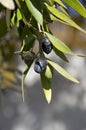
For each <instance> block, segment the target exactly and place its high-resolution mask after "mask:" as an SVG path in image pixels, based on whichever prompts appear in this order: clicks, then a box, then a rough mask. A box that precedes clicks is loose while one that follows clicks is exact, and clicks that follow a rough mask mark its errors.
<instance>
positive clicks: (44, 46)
mask: <svg viewBox="0 0 86 130" xmlns="http://www.w3.org/2000/svg"><path fill="white" fill-rule="evenodd" d="M52 48H53V45H52V43H51V42H50V41H49V39H48V38H47V37H44V38H43V41H42V49H43V51H44V52H45V53H46V54H49V53H50V52H51V51H52Z"/></svg>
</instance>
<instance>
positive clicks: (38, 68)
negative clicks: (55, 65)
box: [34, 58, 47, 73]
mask: <svg viewBox="0 0 86 130" xmlns="http://www.w3.org/2000/svg"><path fill="white" fill-rule="evenodd" d="M46 66H47V62H46V60H45V59H44V58H37V59H36V61H35V64H34V70H35V72H37V73H42V72H43V71H44V70H45V68H46Z"/></svg>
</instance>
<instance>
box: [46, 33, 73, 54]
mask: <svg viewBox="0 0 86 130" xmlns="http://www.w3.org/2000/svg"><path fill="white" fill-rule="evenodd" d="M45 34H46V35H47V37H48V38H49V40H50V41H51V42H52V44H53V46H54V47H55V48H57V49H58V50H60V51H61V52H63V53H67V54H71V55H75V54H74V53H73V52H72V51H71V50H70V49H69V47H68V46H67V45H66V44H65V43H64V42H62V41H61V40H59V39H58V38H56V37H55V36H53V35H51V34H50V33H47V32H45Z"/></svg>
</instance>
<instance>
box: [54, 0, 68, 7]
mask: <svg viewBox="0 0 86 130" xmlns="http://www.w3.org/2000/svg"><path fill="white" fill-rule="evenodd" d="M54 1H55V2H57V3H58V4H59V5H61V6H62V7H64V8H67V7H66V6H65V5H64V4H63V3H62V1H61V0H54Z"/></svg>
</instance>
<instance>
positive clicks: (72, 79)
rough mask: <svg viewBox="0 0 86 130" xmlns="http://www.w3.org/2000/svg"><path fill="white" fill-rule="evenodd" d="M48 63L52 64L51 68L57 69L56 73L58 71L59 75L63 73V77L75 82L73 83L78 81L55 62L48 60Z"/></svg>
mask: <svg viewBox="0 0 86 130" xmlns="http://www.w3.org/2000/svg"><path fill="white" fill-rule="evenodd" d="M48 63H49V64H50V65H51V66H53V68H54V69H55V70H56V71H58V73H60V74H61V75H63V76H64V77H65V78H67V79H69V80H71V81H73V82H75V83H79V81H78V80H77V79H75V78H74V77H73V76H72V75H71V74H70V73H68V72H67V71H66V70H65V69H63V68H62V67H61V66H59V65H58V64H57V63H55V62H53V61H50V60H48Z"/></svg>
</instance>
